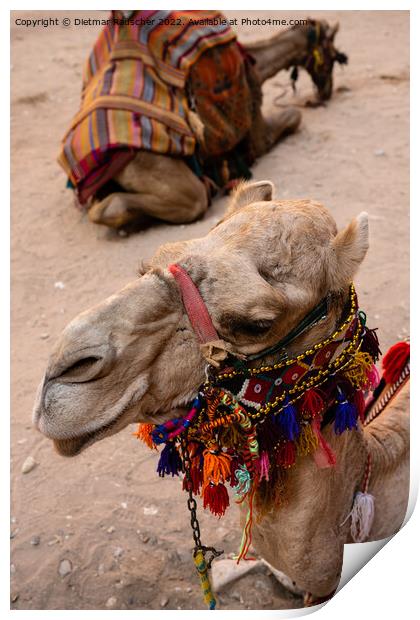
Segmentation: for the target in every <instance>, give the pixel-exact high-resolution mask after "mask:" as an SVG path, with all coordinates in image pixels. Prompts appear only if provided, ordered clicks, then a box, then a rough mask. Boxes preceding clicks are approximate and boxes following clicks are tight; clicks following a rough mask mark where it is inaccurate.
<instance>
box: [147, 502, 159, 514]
mask: <svg viewBox="0 0 420 620" xmlns="http://www.w3.org/2000/svg"><path fill="white" fill-rule="evenodd" d="M158 512H159V510H158V508H157V506H154V505H153V504H152V505H151V506H144V507H143V514H145V515H146V516H148V517H153V516H154V515H157V513H158Z"/></svg>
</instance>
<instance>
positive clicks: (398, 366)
mask: <svg viewBox="0 0 420 620" xmlns="http://www.w3.org/2000/svg"><path fill="white" fill-rule="evenodd" d="M409 358H410V344H409V343H408V342H397V343H396V344H394V345H393V346H392V347H391V348H390V349H389V350H388V351H387V353H386V354H385V355H384V358H383V360H382V368H383V370H384V373H383V375H384V379H385V381H386V382H387V383H395V382H396V381H398V379H399V377H400V375H401V373H402V371H403V369H404V366H405V365H406V363H407V361H408V360H409Z"/></svg>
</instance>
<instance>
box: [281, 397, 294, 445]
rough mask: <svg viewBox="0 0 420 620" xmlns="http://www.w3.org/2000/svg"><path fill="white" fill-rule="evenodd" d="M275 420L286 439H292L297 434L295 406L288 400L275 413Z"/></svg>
mask: <svg viewBox="0 0 420 620" xmlns="http://www.w3.org/2000/svg"><path fill="white" fill-rule="evenodd" d="M276 421H277V423H278V424H279V426H280V428H281V430H282V433H283V435H284V436H285V438H286V439H289V440H291V441H293V439H295V438H296V437H297V436H298V435H299V424H298V423H297V419H296V408H295V406H294V405H293V404H292V403H290V402H288V403H287V405H286V406H285V408H284V409H283V411H281V412H280V413H278V414H277V415H276Z"/></svg>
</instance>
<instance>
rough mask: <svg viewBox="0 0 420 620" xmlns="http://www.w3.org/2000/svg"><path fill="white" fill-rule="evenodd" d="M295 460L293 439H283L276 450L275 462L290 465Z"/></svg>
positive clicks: (283, 465)
mask: <svg viewBox="0 0 420 620" xmlns="http://www.w3.org/2000/svg"><path fill="white" fill-rule="evenodd" d="M295 461H296V449H295V444H294V443H293V441H285V442H284V443H282V444H281V445H280V447H279V449H278V450H277V454H276V462H277V464H278V465H281V466H282V467H291V466H292V465H294V464H295Z"/></svg>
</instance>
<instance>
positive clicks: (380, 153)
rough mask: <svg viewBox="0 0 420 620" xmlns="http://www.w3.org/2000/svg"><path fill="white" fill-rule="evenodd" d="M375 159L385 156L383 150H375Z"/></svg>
mask: <svg viewBox="0 0 420 620" xmlns="http://www.w3.org/2000/svg"><path fill="white" fill-rule="evenodd" d="M373 154H374V155H375V157H383V156H384V155H385V151H384V150H383V149H376V150H375V151H373Z"/></svg>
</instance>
